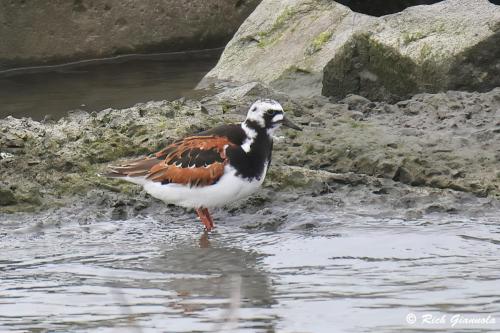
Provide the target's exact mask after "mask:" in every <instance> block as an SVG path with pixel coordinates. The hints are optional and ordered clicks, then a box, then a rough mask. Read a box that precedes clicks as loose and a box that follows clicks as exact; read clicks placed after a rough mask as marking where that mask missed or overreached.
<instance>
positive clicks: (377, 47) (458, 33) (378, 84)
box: [322, 0, 500, 101]
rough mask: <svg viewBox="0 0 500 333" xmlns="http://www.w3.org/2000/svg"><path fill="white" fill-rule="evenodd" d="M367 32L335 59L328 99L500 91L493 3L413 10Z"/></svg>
mask: <svg viewBox="0 0 500 333" xmlns="http://www.w3.org/2000/svg"><path fill="white" fill-rule="evenodd" d="M364 29H365V30H364V31H362V32H358V33H356V34H354V35H353V36H352V37H351V38H350V39H349V41H347V43H345V45H342V46H341V50H337V52H335V53H331V60H330V62H329V63H328V64H327V65H326V66H325V68H324V73H325V74H324V77H323V90H322V92H323V94H324V95H326V96H333V97H335V98H339V99H340V98H343V97H344V96H345V95H346V94H348V93H355V94H360V95H362V96H365V97H367V98H369V99H371V100H391V101H394V100H403V99H405V98H408V97H409V96H410V95H413V94H415V93H418V92H424V91H425V92H439V91H445V90H450V89H453V90H479V91H487V90H489V89H492V88H494V87H496V86H498V85H500V50H499V48H498V43H499V42H500V8H499V7H498V6H496V5H494V4H492V3H490V2H488V1H487V0H446V1H442V2H439V3H437V4H434V5H432V6H417V7H411V8H408V9H406V10H404V11H402V12H400V13H397V14H393V15H388V16H384V17H382V18H380V19H377V21H376V22H375V23H374V24H372V25H371V26H365V27H364Z"/></svg>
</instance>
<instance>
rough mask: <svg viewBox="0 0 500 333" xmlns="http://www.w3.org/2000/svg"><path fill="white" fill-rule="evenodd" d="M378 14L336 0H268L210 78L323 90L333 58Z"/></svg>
mask: <svg viewBox="0 0 500 333" xmlns="http://www.w3.org/2000/svg"><path fill="white" fill-rule="evenodd" d="M372 20H373V18H371V17H369V16H367V15H362V14H358V13H353V12H352V11H351V10H350V9H349V8H347V7H345V6H343V5H340V4H338V3H336V2H334V1H309V0H284V1H276V0H264V1H262V2H261V4H260V5H259V6H258V7H257V8H256V9H255V11H254V12H253V13H252V14H251V15H250V16H249V17H248V19H247V20H246V21H245V22H244V23H243V24H242V25H241V27H240V28H239V29H238V31H237V32H236V34H235V35H234V37H233V39H232V40H231V41H230V42H229V43H228V45H227V46H226V49H225V50H224V53H223V54H222V56H221V59H220V61H219V63H218V64H217V66H216V67H215V68H213V69H212V70H211V71H210V72H209V73H208V74H207V75H206V77H205V78H204V81H205V82H211V81H214V80H226V81H234V82H252V81H261V82H265V83H271V85H272V86H274V87H279V88H280V90H284V91H289V90H294V91H295V92H296V94H298V95H304V96H311V95H315V94H316V95H317V94H320V91H321V80H322V73H323V68H324V67H325V65H326V64H327V62H328V61H329V60H330V59H331V58H332V56H333V55H334V54H335V53H336V52H337V51H336V50H338V49H339V47H340V46H341V45H343V44H344V43H345V42H346V41H347V40H348V39H349V38H350V37H351V36H352V34H353V33H355V32H356V31H358V30H359V28H360V27H361V26H363V25H364V24H365V23H366V22H369V21H372Z"/></svg>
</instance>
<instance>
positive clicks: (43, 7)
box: [0, 0, 260, 69]
mask: <svg viewBox="0 0 500 333" xmlns="http://www.w3.org/2000/svg"><path fill="white" fill-rule="evenodd" d="M259 2H260V0H246V1H233V0H206V1H201V0H194V1H176V0H149V1H135V0H107V1H90V0H74V1H68V0H53V1H0V27H1V28H0V69H2V68H7V67H13V66H22V65H33V64H46V63H55V62H65V61H69V60H78V59H86V58H96V57H105V56H110V55H115V54H120V53H131V52H133V53H135V52H151V51H155V52H156V51H161V52H164V51H179V50H186V49H201V48H207V47H220V46H223V45H224V44H225V43H226V42H227V41H228V40H229V39H230V38H231V36H232V35H233V34H234V32H235V31H236V29H237V28H238V27H239V25H240V24H241V22H242V21H243V20H244V19H245V18H246V17H247V16H248V15H249V14H250V13H251V12H252V10H253V9H254V8H255V7H256V6H257V4H258V3H259Z"/></svg>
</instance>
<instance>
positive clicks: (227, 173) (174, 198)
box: [125, 165, 267, 208]
mask: <svg viewBox="0 0 500 333" xmlns="http://www.w3.org/2000/svg"><path fill="white" fill-rule="evenodd" d="M266 170H267V167H265V168H264V172H263V174H262V176H261V177H260V179H259V180H253V181H251V182H249V181H247V180H244V179H241V178H239V177H236V170H235V169H234V168H233V167H231V166H229V165H226V166H225V167H224V175H223V176H222V177H221V178H220V179H219V181H218V182H217V183H215V184H213V185H208V186H203V187H189V186H186V185H182V184H166V185H162V184H161V183H159V182H152V181H150V180H145V179H144V178H141V179H140V180H139V179H137V178H135V179H133V180H132V179H130V178H129V177H126V178H125V180H128V181H132V182H134V183H136V184H140V185H143V186H144V190H145V191H146V192H148V193H149V194H150V195H151V196H153V197H155V198H157V199H160V200H162V201H164V202H166V203H169V204H174V205H178V206H183V207H188V208H198V207H206V208H211V207H219V206H223V205H225V204H228V203H231V202H234V201H236V200H239V199H242V198H245V197H247V196H249V195H251V194H252V193H254V192H255V191H257V190H258V189H259V188H260V186H261V185H262V182H263V181H264V178H265V176H266Z"/></svg>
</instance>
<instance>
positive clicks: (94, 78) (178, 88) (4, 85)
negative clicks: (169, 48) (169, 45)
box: [0, 50, 220, 120]
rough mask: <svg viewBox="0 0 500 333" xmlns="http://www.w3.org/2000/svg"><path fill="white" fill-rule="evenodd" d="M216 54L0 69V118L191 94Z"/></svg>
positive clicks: (55, 116)
mask: <svg viewBox="0 0 500 333" xmlns="http://www.w3.org/2000/svg"><path fill="white" fill-rule="evenodd" d="M219 55H220V51H219V50H212V51H210V50H207V51H203V52H198V53H191V54H183V55H180V54H165V55H150V56H142V57H140V58H121V59H116V60H113V61H107V62H103V61H100V62H84V63H80V64H76V65H72V66H59V67H57V66H56V67H47V68H45V69H44V68H41V69H40V68H39V69H35V70H24V71H22V72H6V73H5V72H4V73H2V72H0V101H2V103H1V106H0V118H3V117H6V116H8V115H12V116H15V117H17V118H20V117H32V118H33V119H37V120H40V119H43V118H44V117H45V115H50V116H51V117H52V118H53V119H58V118H60V117H62V116H64V115H65V114H66V113H67V111H68V110H85V111H88V112H91V111H100V110H103V109H106V108H117V109H121V108H127V107H131V106H133V105H134V104H136V103H139V102H148V101H151V100H174V99H177V98H180V97H183V96H184V97H195V96H196V92H195V91H194V88H195V86H196V85H197V83H198V82H199V81H200V79H201V78H202V77H203V76H204V75H205V74H206V73H207V72H208V71H209V70H210V69H211V68H212V67H213V66H214V65H215V63H216V62H217V59H218V57H219Z"/></svg>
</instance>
